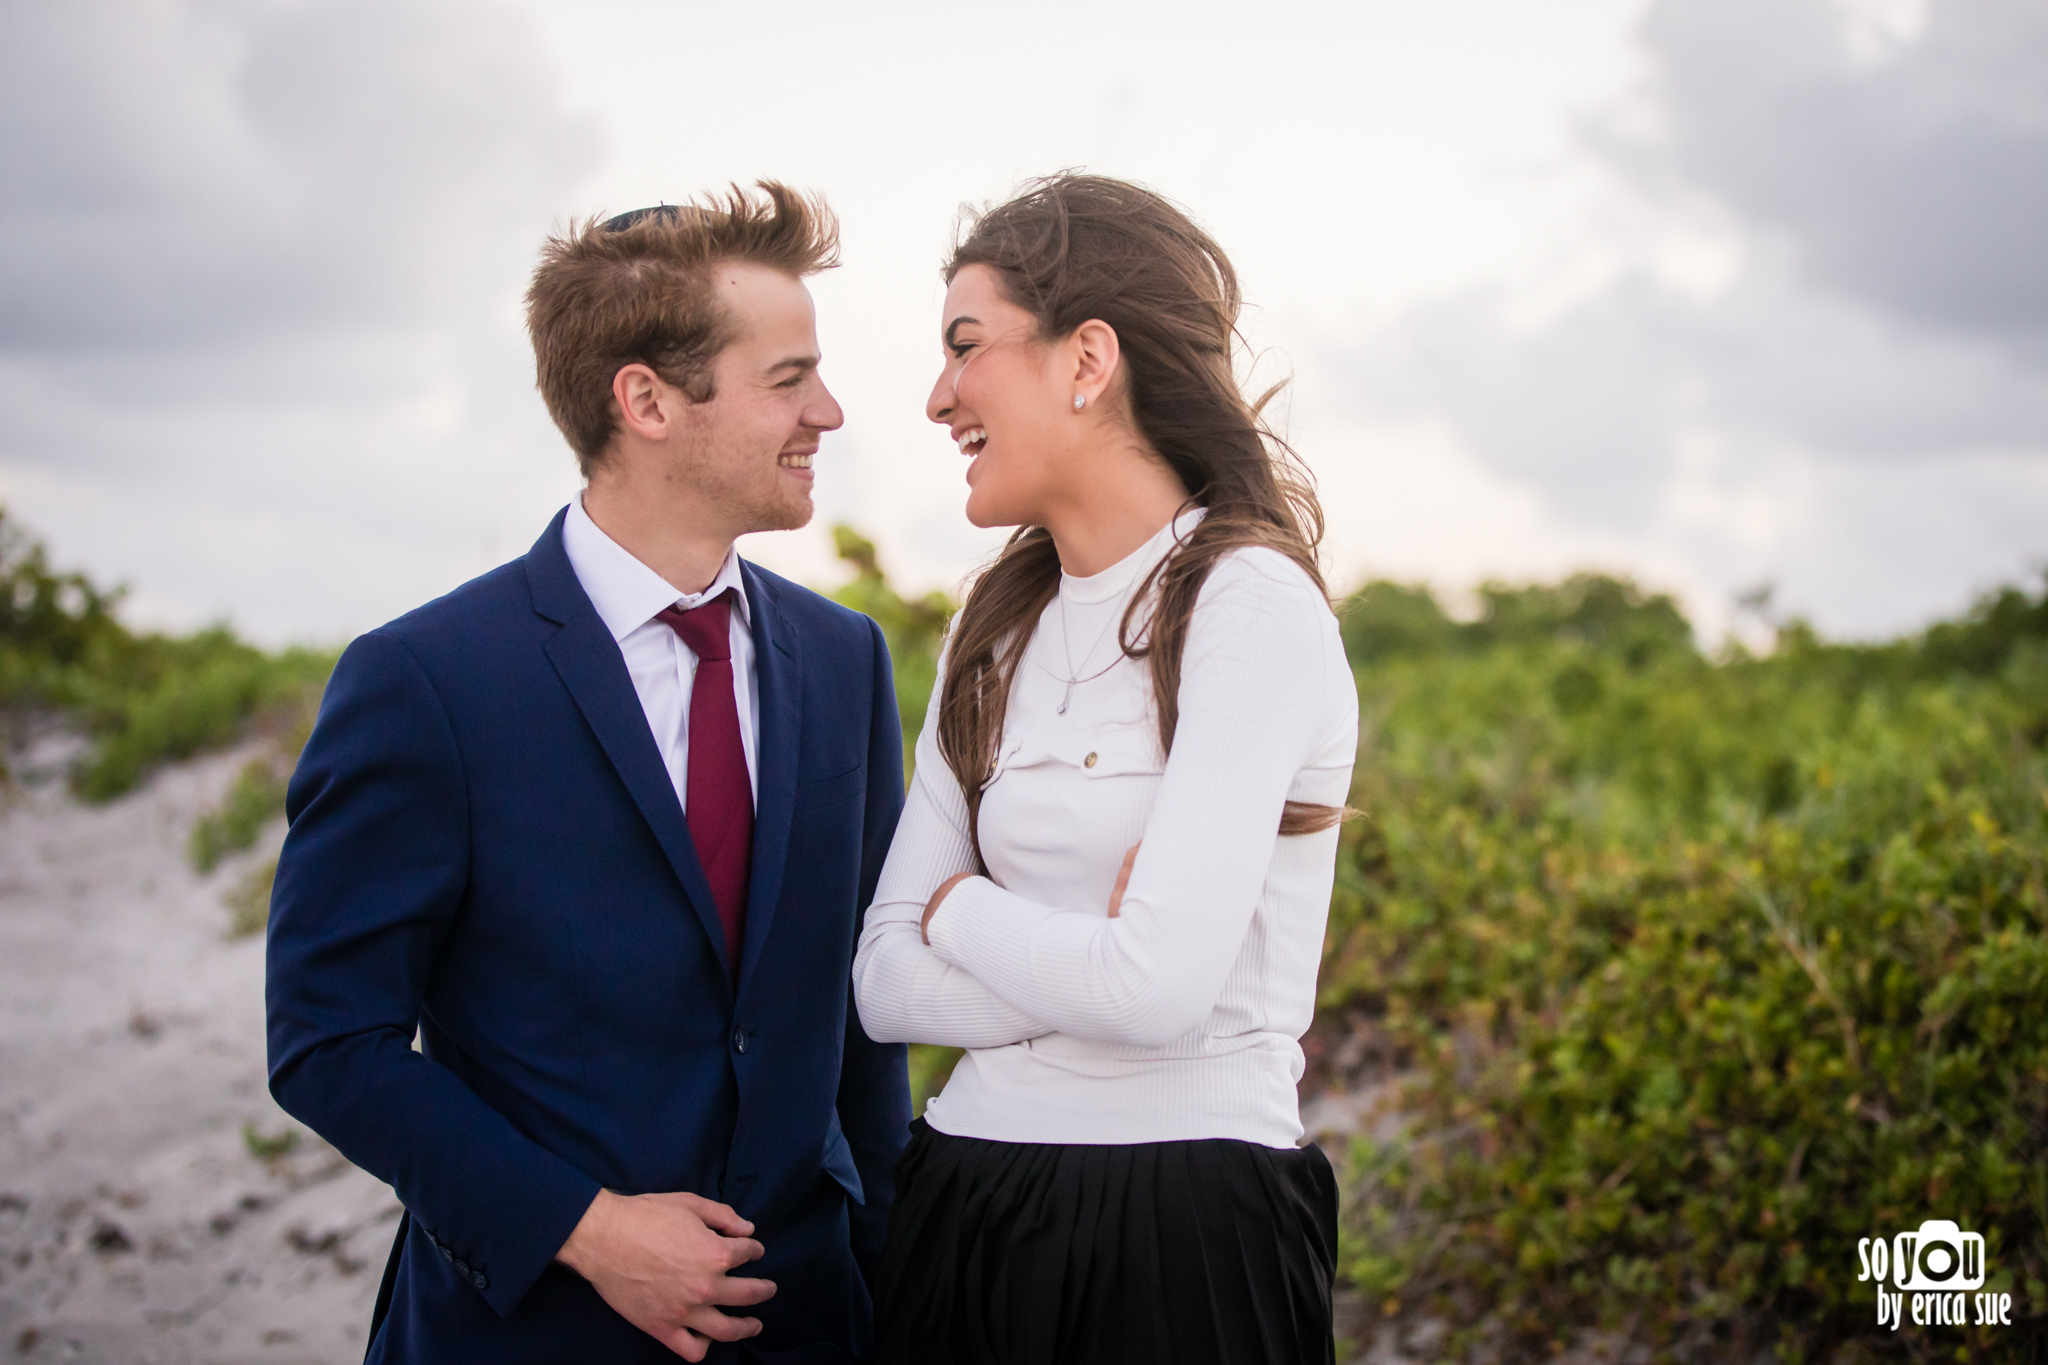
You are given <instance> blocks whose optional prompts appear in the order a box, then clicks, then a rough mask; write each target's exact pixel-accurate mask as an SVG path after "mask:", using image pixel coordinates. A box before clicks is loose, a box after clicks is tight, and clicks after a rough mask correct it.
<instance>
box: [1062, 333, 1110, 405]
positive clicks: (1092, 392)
mask: <svg viewBox="0 0 2048 1365" xmlns="http://www.w3.org/2000/svg"><path fill="white" fill-rule="evenodd" d="M1072 345H1073V347H1074V393H1075V395H1076V396H1077V397H1081V398H1085V399H1087V400H1088V402H1089V404H1091V405H1092V404H1094V403H1096V402H1098V401H1100V400H1101V398H1102V395H1103V394H1105V393H1107V392H1109V390H1110V387H1111V386H1112V385H1113V384H1114V383H1115V382H1116V372H1117V366H1118V365H1119V364H1120V363H1121V362H1122V358H1123V348H1122V346H1121V344H1120V343H1119V342H1118V341H1117V337H1116V328H1114V327H1112V326H1110V325H1109V324H1108V323H1106V322H1104V321H1102V319H1100V318H1090V319H1088V321H1086V322H1084V323H1082V324H1081V325H1080V326H1079V327H1076V328H1075V329H1074V335H1073V337H1072Z"/></svg>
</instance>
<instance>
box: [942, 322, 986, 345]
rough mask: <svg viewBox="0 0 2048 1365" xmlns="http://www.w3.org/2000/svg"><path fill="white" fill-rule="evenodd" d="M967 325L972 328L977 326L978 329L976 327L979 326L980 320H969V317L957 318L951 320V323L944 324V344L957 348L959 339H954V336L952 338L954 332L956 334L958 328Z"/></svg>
mask: <svg viewBox="0 0 2048 1365" xmlns="http://www.w3.org/2000/svg"><path fill="white" fill-rule="evenodd" d="M969 324H971V325H973V326H977V327H978V326H980V325H981V319H980V318H970V317H957V318H954V319H953V320H952V321H951V322H949V323H947V324H946V344H947V345H948V346H957V345H959V344H960V342H959V339H958V338H957V337H955V336H954V335H953V334H954V333H955V332H958V331H959V330H960V328H961V327H962V326H963V325H969Z"/></svg>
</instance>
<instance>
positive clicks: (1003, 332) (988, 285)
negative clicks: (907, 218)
mask: <svg viewBox="0 0 2048 1365" xmlns="http://www.w3.org/2000/svg"><path fill="white" fill-rule="evenodd" d="M939 321H940V342H941V344H942V345H943V346H944V348H945V356H946V365H945V368H944V369H943V370H941V371H940V372H939V380H938V383H936V384H934V385H932V394H931V398H930V399H929V400H928V401H927V402H926V403H925V416H927V417H929V418H931V419H932V421H934V422H937V423H939V424H940V425H942V426H944V427H945V428H946V429H947V430H948V431H950V432H951V433H952V435H953V442H954V444H955V445H957V446H959V447H960V453H961V454H962V455H965V456H967V457H968V458H969V459H970V460H971V461H972V463H970V464H969V465H968V466H967V487H968V494H967V519H968V520H969V521H971V522H973V523H974V524H975V525H976V526H1022V525H1026V524H1030V525H1039V526H1042V525H1044V524H1045V512H1046V509H1047V508H1048V506H1049V505H1050V501H1051V498H1052V496H1053V495H1054V493H1055V492H1056V491H1057V489H1058V488H1059V486H1060V471H1061V469H1062V467H1063V465H1064V462H1065V459H1066V457H1068V456H1069V455H1070V454H1072V453H1073V452H1072V449H1071V447H1073V446H1074V445H1075V443H1076V440H1077V438H1078V437H1079V435H1080V431H1079V430H1078V428H1079V427H1080V426H1081V425H1082V424H1081V423H1078V422H1076V421H1075V420H1074V415H1075V414H1074V394H1073V379H1072V376H1071V375H1066V374H1064V372H1063V371H1062V368H1061V366H1062V362H1063V361H1065V360H1067V359H1068V357H1065V356H1064V354H1063V348H1061V347H1059V346H1056V345H1047V344H1046V343H1044V342H1042V341H1040V340H1039V339H1038V327H1037V323H1036V321H1035V320H1034V319H1033V318H1032V316H1031V315H1030V314H1029V313H1027V312H1025V311H1024V310H1023V309H1022V308H1019V307H1018V306H1017V305H1016V304H1014V303H1011V302H1010V301H1009V300H1008V299H1007V298H1005V297H1004V296H1003V290H1002V285H1001V283H1000V277H998V276H997V274H996V272H995V271H994V269H992V268H991V267H989V266H985V265H970V266H968V267H966V268H965V269H963V270H962V271H961V272H960V273H959V274H957V275H955V276H954V277H953V283H952V286H951V287H950V288H948V289H947V290H946V305H945V308H944V310H943V311H942V312H941V314H940V318H939ZM1069 368H1071V367H1070V366H1069Z"/></svg>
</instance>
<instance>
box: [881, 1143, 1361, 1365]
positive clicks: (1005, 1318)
mask: <svg viewBox="0 0 2048 1365" xmlns="http://www.w3.org/2000/svg"><path fill="white" fill-rule="evenodd" d="M1336 1262H1337V1181H1336V1176H1335V1174H1334V1173H1333V1172H1332V1171H1331V1170H1330V1163H1329V1161H1328V1159H1327V1158H1325V1157H1324V1156H1323V1154H1322V1152H1321V1150H1320V1149H1318V1148H1316V1147H1313V1146H1310V1147H1301V1148H1295V1149H1291V1150H1276V1149H1274V1148H1271V1147H1262V1146H1259V1145H1258V1144H1256V1143H1250V1142H1237V1141H1231V1140H1227V1139H1210V1140H1205V1141H1200V1142H1151V1143H1139V1144H1134V1145H1130V1146H1064V1145H1050V1144H1041V1143H1024V1142H988V1141H984V1140H982V1139H980V1138H963V1137H953V1136H951V1135H949V1134H946V1133H941V1132H938V1131H937V1130H935V1129H933V1128H931V1127H929V1126H928V1125H927V1124H926V1123H925V1122H924V1120H923V1119H919V1120H918V1121H917V1122H915V1123H913V1124H912V1125H911V1137H910V1146H909V1147H908V1148H906V1149H905V1151H904V1153H903V1158H902V1160H901V1161H900V1162H898V1164H897V1167H896V1205H895V1209H894V1211H893V1212H892V1213H891V1214H890V1219H889V1242H888V1249H887V1251H886V1253H885V1254H884V1257H883V1264H882V1282H881V1284H880V1285H879V1286H878V1290H879V1292H878V1294H877V1296H876V1297H877V1303H876V1312H877V1322H876V1329H877V1332H878V1334H879V1336H880V1338H881V1349H880V1351H879V1353H878V1359H879V1360H880V1361H881V1362H883V1365H927V1363H929V1365H939V1363H940V1362H944V1363H945V1365H984V1363H985V1365H1091V1363H1092V1362H1097V1361H1100V1362H1104V1365H1148V1363H1149V1362H1158V1365H1169V1362H1170V1363H1171V1365H1296V1363H1297V1362H1298V1365H1329V1362H1331V1361H1332V1360H1333V1359H1334V1355H1335V1348H1334V1342H1333V1339H1332V1335H1331V1302H1330V1301H1331V1291H1332V1288H1333V1282H1334V1278H1335V1271H1336Z"/></svg>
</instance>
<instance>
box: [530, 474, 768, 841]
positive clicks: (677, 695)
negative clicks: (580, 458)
mask: <svg viewBox="0 0 2048 1365" xmlns="http://www.w3.org/2000/svg"><path fill="white" fill-rule="evenodd" d="M562 548H563V549H564V550H565V551H567V552H568V555H569V567H570V568H572V569H574V570H575V571H576V581H577V582H578V583H581V584H582V585H583V591H584V592H585V593H586V594H587V595H588V596H589V598H590V604H591V605H592V606H594V607H596V608H597V614H598V617H599V619H601V620H602V621H603V622H604V624H605V628H606V629H607V630H609V631H611V633H612V638H613V639H614V640H616V641H618V642H619V653H621V654H623V655H625V657H626V672H628V673H629V674H631V675H632V678H633V691H634V692H635V693H637V694H638V695H639V697H640V709H641V710H642V711H643V712H645V713H646V715H647V728H648V729H649V730H651V731H653V732H654V744H655V747H656V748H657V749H659V750H661V760H662V763H663V764H664V765H665V766H666V767H667V768H668V779H669V781H670V782H672V783H674V784H675V789H676V800H677V801H678V802H680V803H681V804H682V806H683V809H684V811H685V812H687V811H688V810H689V797H688V792H689V785H690V784H689V772H690V687H691V684H692V683H694V682H695V681H696V677H697V655H696V653H695V651H693V650H692V649H691V648H690V647H689V646H688V645H686V644H684V643H683V640H682V637H681V636H680V635H677V634H676V633H675V632H674V631H673V630H670V629H669V628H668V626H667V625H666V624H664V623H663V622H661V621H657V620H656V619H655V616H656V615H657V614H658V613H660V612H663V611H666V610H667V609H668V608H670V607H681V608H682V609H683V610H684V611H689V610H691V609H692V608H695V607H699V606H702V605H703V604H704V603H706V602H709V601H710V600H711V599H713V598H714V597H716V596H718V594H720V593H722V592H724V591H725V590H726V589H728V588H730V589H732V590H733V594H734V596H735V597H736V598H738V601H737V603H736V607H735V610H734V611H733V613H732V624H731V634H732V692H733V701H734V702H735V703H736V704H737V705H738V707H739V715H740V744H741V747H743V748H744V749H745V750H746V752H747V780H748V783H749V785H750V786H751V787H752V788H753V792H754V799H755V804H756V806H757V807H758V805H759V803H760V796H761V778H760V767H759V763H758V761H757V760H756V758H755V754H756V752H757V751H758V750H759V749H760V743H761V740H760V730H761V720H760V717H761V684H760V682H759V680H758V679H757V678H756V677H755V676H754V636H753V632H752V624H753V614H752V612H753V609H752V607H751V606H750V605H749V604H748V602H747V590H746V587H745V585H744V584H743V583H742V582H741V581H740V555H739V551H738V550H737V549H734V550H729V551H727V552H726V556H725V563H724V564H723V565H722V566H720V568H719V570H718V576H717V577H716V578H714V579H712V580H711V586H709V587H708V588H706V589H704V591H703V592H700V593H687V592H685V593H679V592H677V591H676V590H675V587H674V585H673V584H671V583H670V582H669V581H668V580H667V579H665V578H663V577H662V576H661V575H660V574H658V573H656V572H655V571H654V570H652V569H650V568H648V567H647V566H646V565H645V564H642V563H641V562H640V561H639V560H637V559H635V558H633V556H632V555H631V554H629V553H628V552H627V551H626V550H625V548H624V547H622V546H621V545H620V544H619V543H618V542H617V541H615V540H613V539H612V538H611V537H610V536H608V535H606V534H605V533H604V532H603V531H601V530H599V529H598V525H597V523H596V522H594V521H592V520H591V519H590V514H589V513H588V512H585V511H584V510H583V499H582V498H581V497H578V498H577V499H576V500H575V501H574V502H572V503H570V504H569V515H568V517H567V519H566V520H564V521H563V523H562Z"/></svg>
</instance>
